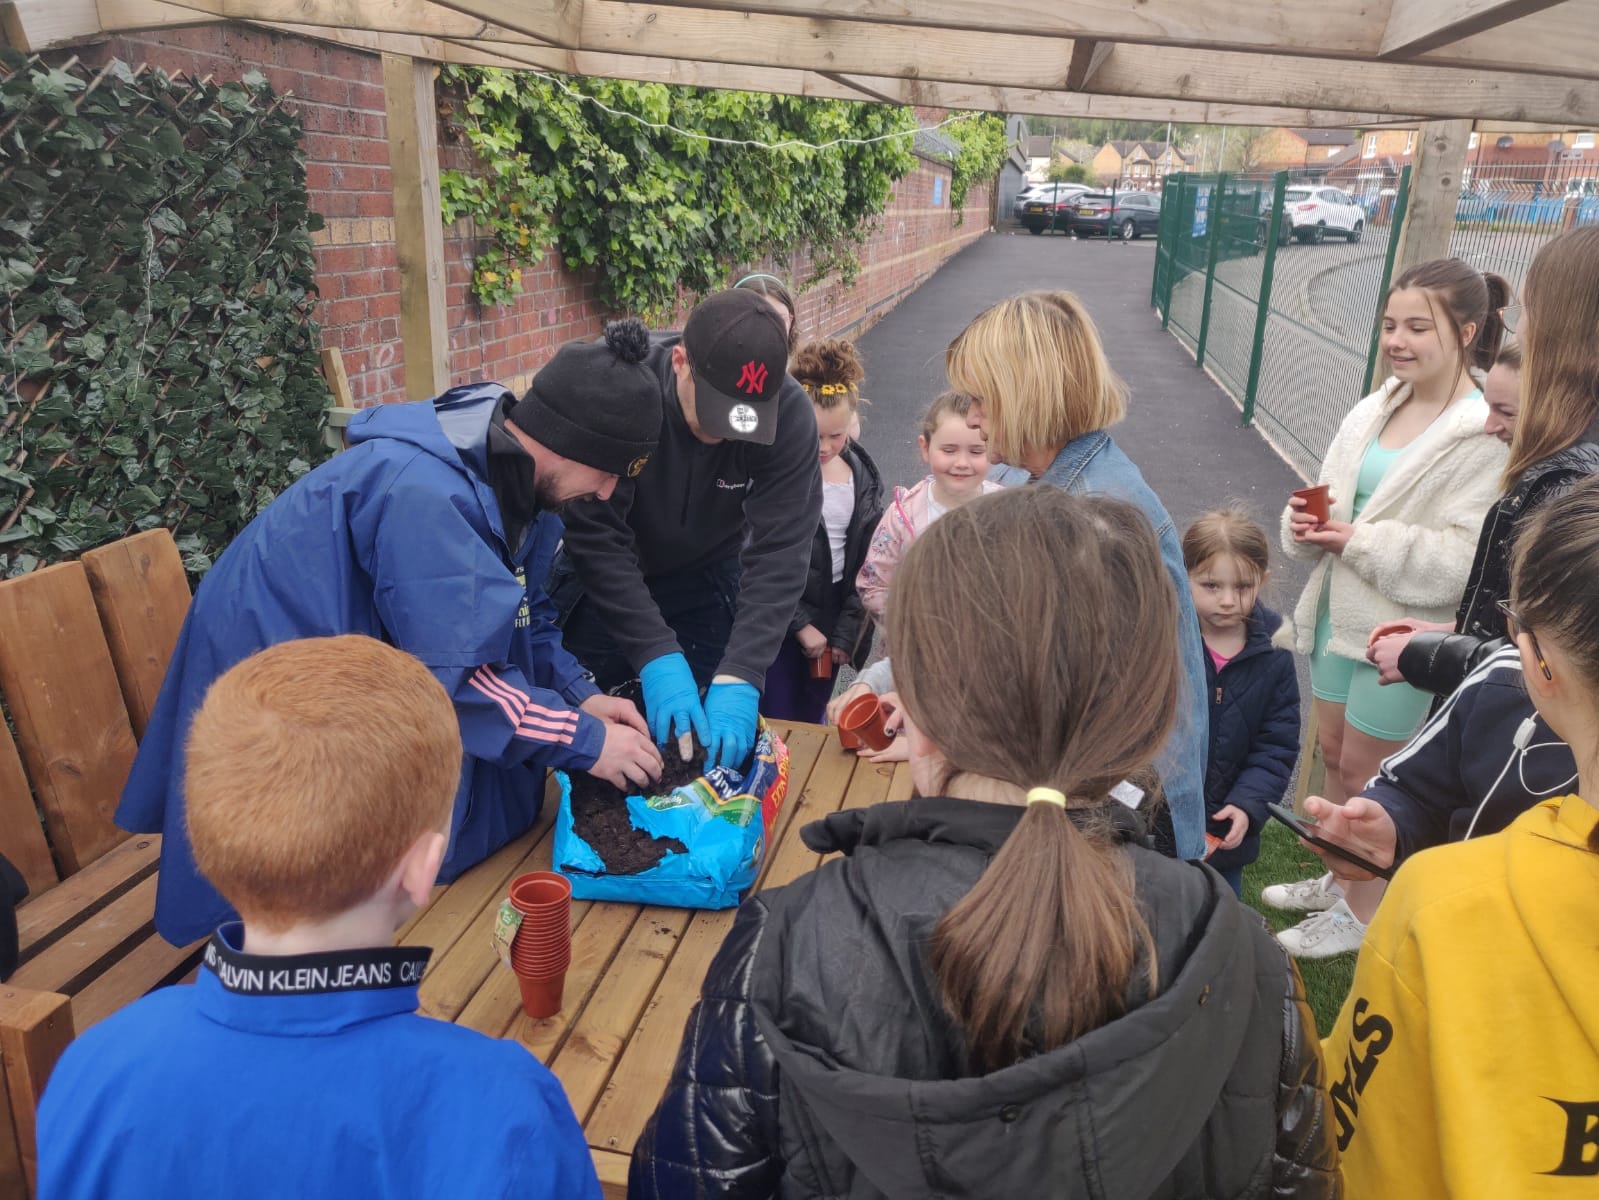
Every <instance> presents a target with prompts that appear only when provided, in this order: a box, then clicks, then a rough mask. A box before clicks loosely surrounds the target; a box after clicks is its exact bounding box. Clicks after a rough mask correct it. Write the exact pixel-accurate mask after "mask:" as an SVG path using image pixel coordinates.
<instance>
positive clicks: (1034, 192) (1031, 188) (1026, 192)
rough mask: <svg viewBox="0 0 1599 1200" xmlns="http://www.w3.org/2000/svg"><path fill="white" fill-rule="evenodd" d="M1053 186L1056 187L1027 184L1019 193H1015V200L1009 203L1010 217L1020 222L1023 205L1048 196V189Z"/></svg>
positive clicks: (1048, 184)
mask: <svg viewBox="0 0 1599 1200" xmlns="http://www.w3.org/2000/svg"><path fill="white" fill-rule="evenodd" d="M1055 186H1056V185H1055V184H1052V183H1029V184H1028V185H1027V186H1026V187H1024V188H1022V190H1021V191H1019V192H1017V193H1016V199H1015V200H1014V201H1012V202H1011V206H1010V212H1011V216H1013V217H1015V218H1016V219H1017V220H1018V221H1020V220H1021V219H1022V206H1023V205H1025V204H1026V203H1027V202H1028V201H1029V200H1038V199H1040V198H1042V197H1045V196H1048V195H1049V192H1050V189H1051V188H1053V187H1055Z"/></svg>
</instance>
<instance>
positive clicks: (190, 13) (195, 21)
mask: <svg viewBox="0 0 1599 1200" xmlns="http://www.w3.org/2000/svg"><path fill="white" fill-rule="evenodd" d="M95 7H96V8H97V9H98V11H99V14H100V28H101V29H103V30H104V31H105V32H106V33H122V32H125V31H129V30H136V29H182V28H184V27H185V26H189V25H210V24H214V23H215V22H216V19H217V18H216V14H214V13H211V12H208V11H206V10H204V9H200V8H195V7H191V6H190V5H187V4H177V3H173V4H168V3H166V2H165V0H97V3H96V6H95Z"/></svg>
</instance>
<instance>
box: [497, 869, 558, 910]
mask: <svg viewBox="0 0 1599 1200" xmlns="http://www.w3.org/2000/svg"><path fill="white" fill-rule="evenodd" d="M510 897H511V903H512V904H514V905H516V909H517V911H518V912H520V913H521V914H522V915H523V917H533V916H537V915H538V914H539V913H540V912H543V911H548V910H550V909H554V908H565V909H567V910H570V909H571V907H572V883H571V880H569V879H567V878H566V876H564V875H557V874H556V873H555V872H554V871H529V872H528V873H527V874H526V875H518V876H517V877H516V878H515V879H513V880H511V887H510Z"/></svg>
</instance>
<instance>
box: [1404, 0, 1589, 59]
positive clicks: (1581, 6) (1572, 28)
mask: <svg viewBox="0 0 1599 1200" xmlns="http://www.w3.org/2000/svg"><path fill="white" fill-rule="evenodd" d="M1596 29H1599V0H1565V3H1563V4H1557V5H1556V6H1555V7H1553V8H1546V9H1544V10H1543V11H1542V12H1536V13H1533V14H1532V15H1531V16H1527V17H1522V18H1521V19H1520V20H1517V21H1511V22H1510V23H1509V24H1508V25H1501V26H1500V27H1499V28H1497V29H1494V30H1490V31H1489V32H1487V33H1478V34H1474V35H1472V36H1471V37H1468V38H1463V39H1461V40H1460V41H1457V42H1451V43H1450V44H1449V45H1447V46H1440V47H1439V48H1438V49H1436V50H1433V51H1430V52H1429V53H1427V54H1424V55H1422V56H1421V57H1420V59H1419V60H1418V61H1421V62H1428V63H1440V64H1447V65H1451V66H1458V67H1469V68H1473V69H1476V70H1483V71H1502V70H1517V71H1525V72H1526V73H1527V74H1529V75H1559V76H1565V77H1569V78H1576V79H1599V54H1595V53H1594V30H1596Z"/></svg>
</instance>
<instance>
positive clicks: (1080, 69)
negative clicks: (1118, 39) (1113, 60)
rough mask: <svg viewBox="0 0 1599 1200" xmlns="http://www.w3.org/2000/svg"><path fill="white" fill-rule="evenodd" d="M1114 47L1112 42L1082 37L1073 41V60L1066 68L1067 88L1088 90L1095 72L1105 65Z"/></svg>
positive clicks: (1076, 90) (1070, 90) (1078, 90)
mask: <svg viewBox="0 0 1599 1200" xmlns="http://www.w3.org/2000/svg"><path fill="white" fill-rule="evenodd" d="M1111 49H1112V43H1110V42H1095V41H1090V40H1089V39H1088V38H1080V39H1078V40H1077V41H1075V42H1073V43H1072V61H1071V63H1070V64H1069V65H1068V66H1067V68H1066V90H1067V91H1068V92H1086V91H1087V90H1088V85H1089V81H1090V80H1092V79H1093V78H1094V72H1095V71H1097V70H1099V68H1100V67H1101V66H1103V65H1104V62H1105V59H1106V58H1107V57H1108V56H1109V54H1110V52H1111Z"/></svg>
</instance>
